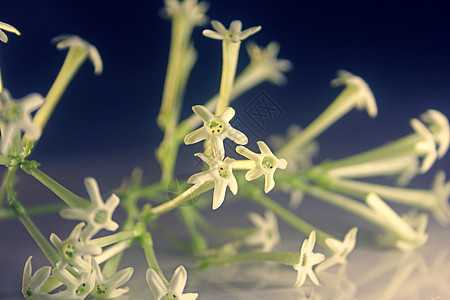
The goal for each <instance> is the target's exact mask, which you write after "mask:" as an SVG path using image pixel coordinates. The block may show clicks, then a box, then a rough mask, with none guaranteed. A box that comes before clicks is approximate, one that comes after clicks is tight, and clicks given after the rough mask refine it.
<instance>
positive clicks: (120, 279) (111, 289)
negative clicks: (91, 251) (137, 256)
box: [91, 259, 133, 299]
mask: <svg viewBox="0 0 450 300" xmlns="http://www.w3.org/2000/svg"><path fill="white" fill-rule="evenodd" d="M92 266H93V268H94V272H95V277H96V280H95V287H94V289H93V290H92V292H91V296H93V297H94V298H96V299H112V298H116V297H119V296H122V295H123V294H125V293H127V292H128V290H129V288H128V287H126V288H118V287H119V286H121V285H123V284H125V283H126V282H128V280H130V278H131V275H133V268H126V269H123V270H121V271H119V272H117V273H115V274H114V275H112V276H111V277H109V278H108V279H106V278H104V277H103V274H102V271H101V270H100V267H99V265H98V264H97V262H96V261H95V259H93V260H92Z"/></svg>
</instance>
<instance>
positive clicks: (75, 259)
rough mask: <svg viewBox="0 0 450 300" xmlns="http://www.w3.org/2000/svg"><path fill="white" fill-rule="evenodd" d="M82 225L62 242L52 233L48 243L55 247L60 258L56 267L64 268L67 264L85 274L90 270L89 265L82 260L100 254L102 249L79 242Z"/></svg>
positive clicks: (76, 227)
mask: <svg viewBox="0 0 450 300" xmlns="http://www.w3.org/2000/svg"><path fill="white" fill-rule="evenodd" d="M84 225H85V224H84V223H79V224H78V225H77V226H75V228H74V229H73V230H72V232H71V233H70V235H69V237H68V238H67V239H65V240H64V241H61V239H60V238H59V237H58V236H57V235H56V234H54V233H52V234H51V235H50V241H51V242H52V243H53V245H55V247H56V249H57V250H58V252H59V255H60V256H61V261H60V262H59V263H58V264H57V266H58V267H60V268H64V267H65V266H66V265H67V264H71V265H73V266H75V267H76V268H77V269H79V270H80V271H82V272H87V271H89V270H90V269H91V264H90V263H88V262H87V261H86V260H84V259H83V256H85V255H97V254H100V253H101V252H102V249H101V248H100V247H99V246H97V245H94V244H92V243H84V242H82V241H81V240H80V236H81V229H82V228H83V227H84Z"/></svg>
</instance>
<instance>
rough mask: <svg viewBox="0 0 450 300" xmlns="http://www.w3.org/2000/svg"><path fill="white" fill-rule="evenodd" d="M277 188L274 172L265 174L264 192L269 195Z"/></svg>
mask: <svg viewBox="0 0 450 300" xmlns="http://www.w3.org/2000/svg"><path fill="white" fill-rule="evenodd" d="M274 187H275V180H274V179H273V172H271V173H266V174H265V182H264V192H265V193H268V192H270V191H271V190H272V189H273V188H274Z"/></svg>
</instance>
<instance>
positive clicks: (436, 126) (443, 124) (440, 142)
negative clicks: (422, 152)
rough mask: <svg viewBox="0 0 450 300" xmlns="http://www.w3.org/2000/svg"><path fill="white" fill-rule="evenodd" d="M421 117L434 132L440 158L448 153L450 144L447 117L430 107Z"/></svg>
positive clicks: (449, 129)
mask: <svg viewBox="0 0 450 300" xmlns="http://www.w3.org/2000/svg"><path fill="white" fill-rule="evenodd" d="M420 118H421V119H422V121H424V122H425V123H426V124H428V126H429V127H428V128H429V129H430V131H431V132H432V133H433V137H434V140H435V142H436V144H437V146H438V150H437V152H438V158H442V157H443V156H444V155H445V153H447V150H448V147H449V144H450V126H449V124H448V119H447V117H446V116H444V115H443V114H442V113H440V112H439V111H437V110H435V109H429V110H427V111H426V112H424V113H423V114H422V115H421V116H420Z"/></svg>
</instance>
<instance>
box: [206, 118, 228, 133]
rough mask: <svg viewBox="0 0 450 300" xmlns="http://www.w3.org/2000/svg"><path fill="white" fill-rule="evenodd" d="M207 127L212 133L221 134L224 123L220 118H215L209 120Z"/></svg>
mask: <svg viewBox="0 0 450 300" xmlns="http://www.w3.org/2000/svg"><path fill="white" fill-rule="evenodd" d="M208 129H209V131H210V132H211V133H212V134H221V133H222V132H223V130H224V129H225V123H224V122H223V121H222V120H221V119H215V120H213V121H211V122H209V124H208Z"/></svg>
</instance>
